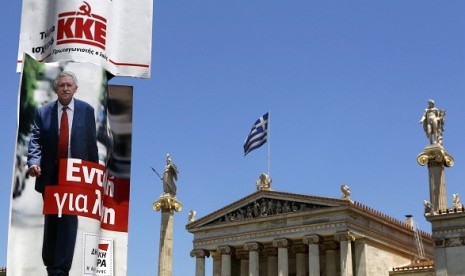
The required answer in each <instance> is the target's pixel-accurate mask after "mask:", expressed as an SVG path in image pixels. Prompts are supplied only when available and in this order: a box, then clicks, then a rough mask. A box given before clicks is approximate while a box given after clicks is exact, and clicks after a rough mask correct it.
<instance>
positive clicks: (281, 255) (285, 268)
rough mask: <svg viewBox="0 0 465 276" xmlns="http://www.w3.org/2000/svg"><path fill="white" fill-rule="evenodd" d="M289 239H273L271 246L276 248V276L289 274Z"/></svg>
mask: <svg viewBox="0 0 465 276" xmlns="http://www.w3.org/2000/svg"><path fill="white" fill-rule="evenodd" d="M290 245H291V241H290V240H288V239H276V240H273V246H274V247H277V248H278V276H288V275H289V256H288V247H289V246H290Z"/></svg>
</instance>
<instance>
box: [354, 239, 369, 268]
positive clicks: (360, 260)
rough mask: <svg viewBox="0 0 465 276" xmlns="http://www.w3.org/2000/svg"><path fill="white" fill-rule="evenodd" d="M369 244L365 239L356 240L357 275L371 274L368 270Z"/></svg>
mask: <svg viewBox="0 0 465 276" xmlns="http://www.w3.org/2000/svg"><path fill="white" fill-rule="evenodd" d="M367 257H368V256H367V244H366V241H365V239H363V238H362V239H357V240H356V241H355V273H356V275H357V276H370V275H368V271H367V263H368V261H367Z"/></svg>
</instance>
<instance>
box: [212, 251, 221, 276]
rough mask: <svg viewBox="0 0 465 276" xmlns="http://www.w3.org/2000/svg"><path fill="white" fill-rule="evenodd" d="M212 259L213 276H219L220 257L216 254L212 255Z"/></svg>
mask: <svg viewBox="0 0 465 276" xmlns="http://www.w3.org/2000/svg"><path fill="white" fill-rule="evenodd" d="M212 259H213V276H221V255H220V254H218V253H217V252H214V253H212Z"/></svg>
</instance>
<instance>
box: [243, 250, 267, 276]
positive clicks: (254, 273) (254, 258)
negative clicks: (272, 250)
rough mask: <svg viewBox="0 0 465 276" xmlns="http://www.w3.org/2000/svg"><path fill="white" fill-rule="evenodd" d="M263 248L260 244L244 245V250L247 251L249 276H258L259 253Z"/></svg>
mask: <svg viewBox="0 0 465 276" xmlns="http://www.w3.org/2000/svg"><path fill="white" fill-rule="evenodd" d="M261 248H263V246H262V244H261V243H258V242H248V243H246V244H245V245H244V249H245V250H246V251H249V276H259V272H260V267H259V266H260V263H259V258H258V257H259V255H258V254H259V251H260V249H261Z"/></svg>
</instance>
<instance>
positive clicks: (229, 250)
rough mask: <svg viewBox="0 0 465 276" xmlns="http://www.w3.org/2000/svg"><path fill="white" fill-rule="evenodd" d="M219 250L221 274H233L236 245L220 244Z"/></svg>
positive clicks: (227, 275)
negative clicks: (233, 257) (232, 262)
mask: <svg viewBox="0 0 465 276" xmlns="http://www.w3.org/2000/svg"><path fill="white" fill-rule="evenodd" d="M217 251H218V253H220V254H221V276H231V255H232V254H234V247H231V246H227V245H222V246H218V250H217Z"/></svg>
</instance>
